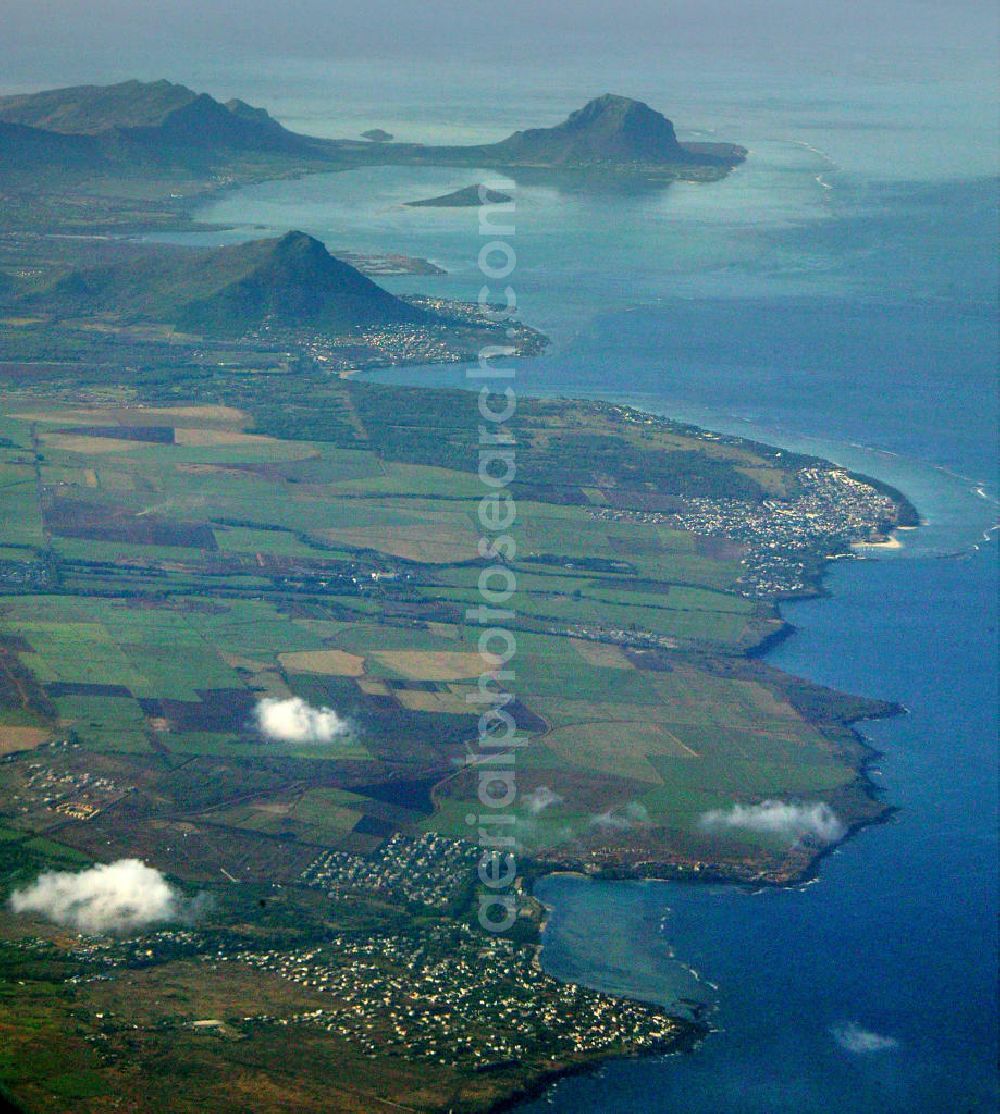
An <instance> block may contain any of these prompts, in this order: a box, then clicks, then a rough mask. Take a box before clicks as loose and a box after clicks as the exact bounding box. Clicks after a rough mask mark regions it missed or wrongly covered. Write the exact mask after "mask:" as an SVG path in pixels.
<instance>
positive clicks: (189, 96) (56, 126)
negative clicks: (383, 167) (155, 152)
mask: <svg viewBox="0 0 1000 1114" xmlns="http://www.w3.org/2000/svg"><path fill="white" fill-rule="evenodd" d="M0 121H4V122H6V123H9V124H21V125H24V126H27V127H32V128H43V129H45V130H47V131H50V132H57V133H63V134H70V135H90V136H94V137H96V138H97V139H98V140H99V141H100V142H101V143H102V145H103V146H105V147H108V146H109V145H110V146H118V147H119V148H121V147H122V146H124V147H126V148H127V147H130V146H134V147H137V148H142V147H148V146H150V145H155V144H158V143H159V144H166V145H167V146H171V145H178V144H180V145H195V146H207V145H221V146H223V147H229V148H236V149H252V150H259V151H265V150H269V151H275V150H278V151H289V152H291V151H304V150H307V149H310V148H311V145H312V141H311V140H310V139H309V138H308V137H306V136H300V135H296V134H295V133H294V132H290V131H288V130H287V129H285V128H283V127H282V126H281V125H280V124H279V123H278V122H277V121H276V120H274V119H272V118H271V117H270V116H269V115H268V114H267V112H266V111H265V110H264V109H262V108H254V107H252V106H251V105H248V104H246V103H245V102H243V101H240V100H231V101H229V102H228V103H227V104H220V103H219V102H218V101H217V100H215V99H214V98H213V97H210V96H209V95H208V94H207V93H195V92H194V91H193V90H191V89H188V88H187V87H186V86H184V85H176V84H174V83H172V82H170V81H153V82H142V81H122V82H119V83H118V84H116V85H77V86H73V87H71V88H67V89H49V90H47V91H45V92H42V93H23V94H17V95H15V96H6V97H0Z"/></svg>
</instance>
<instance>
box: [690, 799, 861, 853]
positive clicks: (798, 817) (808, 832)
mask: <svg viewBox="0 0 1000 1114" xmlns="http://www.w3.org/2000/svg"><path fill="white" fill-rule="evenodd" d="M700 823H701V826H702V827H703V828H709V829H715V830H717V831H718V830H724V829H727V828H736V829H742V830H744V831H748V832H762V833H764V834H772V835H777V836H783V837H785V838H787V839H788V840H789V841H791V842H792V843H797V842H798V841H799V840H800V839H804V838H805V837H807V836H810V837H812V838H813V839H816V840H819V842H820V843H833V842H835V841H836V840H838V839H841V838H842V837H843V836H844V833H845V832H846V831H847V829H846V828H845V827H844V824H843V822H842V821H841V820H840V818H839V817H838V816H837V814H836V813H835V812H834V811H833V809H832V808H830V806H829V805H828V804H827V803H826V802H825V801H816V802H812V803H810V804H795V803H792V802H789V801H761V803H760V804H758V805H739V804H737V805H733V807H732V808H730V809H721V808H717V809H712V811H711V812H706V813H703V814H702V817H701V821H700Z"/></svg>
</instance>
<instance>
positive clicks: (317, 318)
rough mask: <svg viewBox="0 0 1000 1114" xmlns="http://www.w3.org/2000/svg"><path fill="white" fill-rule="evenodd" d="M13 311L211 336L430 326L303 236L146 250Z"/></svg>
mask: <svg viewBox="0 0 1000 1114" xmlns="http://www.w3.org/2000/svg"><path fill="white" fill-rule="evenodd" d="M19 304H20V305H22V306H25V307H27V308H31V309H34V310H43V311H45V312H49V313H53V314H56V315H59V316H63V317H67V316H69V317H72V316H81V315H85V316H93V315H98V314H111V315H114V316H115V317H116V318H117V319H119V320H121V321H123V322H138V321H154V322H161V323H168V324H172V325H174V326H176V327H178V328H180V329H183V330H187V331H191V332H195V333H209V334H220V335H241V334H243V333H246V332H247V331H248V330H251V329H256V328H259V327H261V326H262V325H265V324H267V325H270V326H272V327H277V328H296V329H297V328H316V329H319V330H323V331H327V332H332V333H343V332H348V331H350V330H352V329H354V328H377V327H381V326H387V325H402V324H414V325H417V324H424V323H428V322H430V321H432V320H434V319H433V318H432V316H431V315H430V314H428V313H426V312H425V311H423V310H421V309H419V308H417V307H415V306H412V305H410V304H409V303H407V302H404V301H402V300H401V299H399V298H397V297H395V296H394V295H393V294H390V293H389V292H388V291H387V290H383V289H382V287H380V286H377V285H376V284H375V283H374V282H372V281H371V279H368V278H366V277H365V276H364V275H362V274H361V273H360V272H359V271H357V270H356V269H355V268H354V267H352V266H350V265H349V264H347V263H344V262H343V261H342V260H339V259H337V258H336V257H334V256H332V255H330V253H329V252H328V251H327V250H326V248H325V247H324V246H323V244H322V243H320V241H319V240H316V239H314V238H313V237H312V236H308V235H306V234H305V233H304V232H288V233H286V234H285V235H284V236H282V237H280V238H278V239H272V240H252V241H250V242H248V243H243V244H233V245H229V246H227V247H222V248H213V249H210V250H207V251H191V250H189V249H175V250H170V249H159V248H155V249H151V250H150V252H149V253H148V255H143V256H140V257H139V258H137V259H131V260H128V261H127V262H123V263H115V264H110V265H105V266H98V267H87V268H81V269H78V270H75V271H72V272H70V274H68V275H66V276H64V277H63V278H61V279H59V280H58V281H57V282H55V283H54V284H53V285H52V286H50V287H49V288H48V289H46V290H42V291H39V292H37V293H33V294H30V295H25V296H24V297H22V298H21V299H20V300H19Z"/></svg>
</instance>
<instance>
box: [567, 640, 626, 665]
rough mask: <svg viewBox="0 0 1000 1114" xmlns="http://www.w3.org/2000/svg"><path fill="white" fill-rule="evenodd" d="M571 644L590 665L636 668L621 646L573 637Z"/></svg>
mask: <svg viewBox="0 0 1000 1114" xmlns="http://www.w3.org/2000/svg"><path fill="white" fill-rule="evenodd" d="M569 641H570V645H571V646H572V647H573V649H574V650H576V652H577V653H578V654H579V655H580V657H581V658H583V660H584V661H585V662H587V664H588V665H596V666H603V667H604V668H606V669H634V668H635V666H634V665H633V664H632V662H630V661H629V660H628V658H627V657H626V656H625V655H624V653H622V650H621V647H620V646H612V645H610V644H608V643H605V642H591V641H589V640H588V639H586V638H571V639H570V640H569Z"/></svg>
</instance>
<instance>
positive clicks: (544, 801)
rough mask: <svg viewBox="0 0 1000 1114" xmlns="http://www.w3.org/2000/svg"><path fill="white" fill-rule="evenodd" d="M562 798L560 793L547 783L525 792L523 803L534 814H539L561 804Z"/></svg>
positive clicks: (522, 798)
mask: <svg viewBox="0 0 1000 1114" xmlns="http://www.w3.org/2000/svg"><path fill="white" fill-rule="evenodd" d="M562 799H563V798H562V797H560V796H559V794H558V793H555V792H553V791H552V790H551V789H550V788H549V787H548V786H547V785H539V787H538V788H537V789H532V791H531V792H530V793H525V794H523V795H522V797H521V803H522V804H523V805H524V807H525V808H526V809H527V810H528V812H530V813H531V815H532V816H537V815H538V814H539V813H540V812H544V811H545V810H546V809H547V808H551V807H552V806H553V805H558V804H561V803H562Z"/></svg>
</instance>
